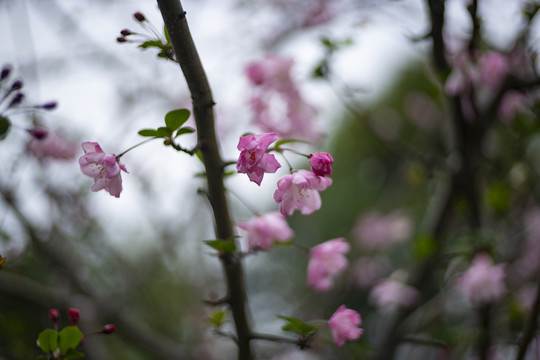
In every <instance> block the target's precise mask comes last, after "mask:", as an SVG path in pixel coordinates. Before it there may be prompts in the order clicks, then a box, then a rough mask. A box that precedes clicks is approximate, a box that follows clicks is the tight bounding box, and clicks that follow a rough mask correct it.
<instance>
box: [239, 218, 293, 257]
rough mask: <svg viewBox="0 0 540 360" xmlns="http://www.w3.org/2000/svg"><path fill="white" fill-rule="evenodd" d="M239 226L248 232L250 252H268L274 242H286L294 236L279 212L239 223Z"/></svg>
mask: <svg viewBox="0 0 540 360" xmlns="http://www.w3.org/2000/svg"><path fill="white" fill-rule="evenodd" d="M237 225H238V227H239V228H241V229H244V230H246V231H247V243H248V251H254V250H262V251H266V250H268V249H270V248H271V247H272V246H273V245H274V241H279V242H285V241H287V240H289V239H290V238H292V236H293V235H294V232H293V230H292V229H291V228H290V227H289V224H287V221H286V220H285V217H284V216H283V215H281V214H280V213H279V212H277V211H274V212H270V213H267V214H264V215H262V216H258V217H254V218H252V219H251V220H249V221H243V222H239V223H238V224H237Z"/></svg>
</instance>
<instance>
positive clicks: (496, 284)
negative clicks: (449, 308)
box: [457, 253, 506, 305]
mask: <svg viewBox="0 0 540 360" xmlns="http://www.w3.org/2000/svg"><path fill="white" fill-rule="evenodd" d="M504 267H505V264H499V265H493V261H492V260H491V258H490V257H489V256H488V255H487V254H485V253H479V254H477V255H476V256H475V257H474V259H473V261H472V264H471V266H470V267H469V269H467V271H465V272H464V273H463V274H462V275H461V277H460V278H459V279H458V282H457V288H458V290H459V291H460V292H461V293H462V294H463V296H464V297H465V298H466V299H467V300H468V301H470V302H471V303H472V304H475V305H483V304H489V303H493V302H496V301H498V300H499V299H501V298H502V296H503V295H504V293H505V292H506V287H505V284H504V277H505V268H504Z"/></svg>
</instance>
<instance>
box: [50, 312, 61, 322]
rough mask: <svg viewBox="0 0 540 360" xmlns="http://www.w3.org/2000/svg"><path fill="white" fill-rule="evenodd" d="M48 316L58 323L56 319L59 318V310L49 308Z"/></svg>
mask: <svg viewBox="0 0 540 360" xmlns="http://www.w3.org/2000/svg"><path fill="white" fill-rule="evenodd" d="M49 318H50V319H51V320H52V322H53V323H55V324H56V323H58V319H59V318H60V311H58V309H51V310H49Z"/></svg>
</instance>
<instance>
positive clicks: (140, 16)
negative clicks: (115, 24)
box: [133, 11, 146, 22]
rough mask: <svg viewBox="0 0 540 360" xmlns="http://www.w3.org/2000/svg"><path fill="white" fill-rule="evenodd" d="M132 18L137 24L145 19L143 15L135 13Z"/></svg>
mask: <svg viewBox="0 0 540 360" xmlns="http://www.w3.org/2000/svg"><path fill="white" fill-rule="evenodd" d="M133 17H134V18H135V20H137V21H138V22H143V21H146V18H145V17H144V15H143V14H141V13H140V12H138V11H137V12H136V13H135V14H133Z"/></svg>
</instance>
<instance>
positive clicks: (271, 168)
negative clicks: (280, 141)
mask: <svg viewBox="0 0 540 360" xmlns="http://www.w3.org/2000/svg"><path fill="white" fill-rule="evenodd" d="M277 138H278V137H277V135H276V134H258V135H246V136H242V137H241V138H240V141H239V142H238V150H240V157H239V158H238V162H237V163H236V169H237V170H238V172H239V173H243V174H247V175H248V177H249V179H250V180H251V181H253V182H254V183H256V184H257V185H261V181H262V179H263V176H264V173H275V172H276V171H277V169H279V168H280V167H281V165H280V164H279V163H278V161H277V160H276V157H275V156H274V155H271V154H267V153H266V150H267V148H268V146H269V145H270V144H271V143H273V142H274V141H276V140H277Z"/></svg>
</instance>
